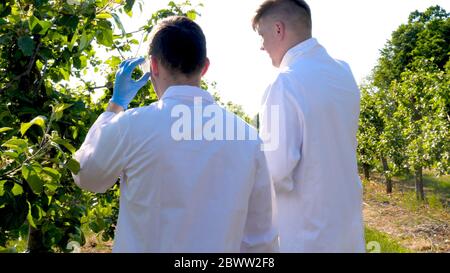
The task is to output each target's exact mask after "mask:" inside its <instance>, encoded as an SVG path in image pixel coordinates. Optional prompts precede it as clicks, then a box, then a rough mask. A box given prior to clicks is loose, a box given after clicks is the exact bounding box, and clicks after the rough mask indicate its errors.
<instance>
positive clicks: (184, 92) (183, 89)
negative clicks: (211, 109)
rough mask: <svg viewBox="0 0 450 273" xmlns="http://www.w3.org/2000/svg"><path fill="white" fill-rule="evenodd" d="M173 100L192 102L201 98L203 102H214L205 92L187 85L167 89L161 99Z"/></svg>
mask: <svg viewBox="0 0 450 273" xmlns="http://www.w3.org/2000/svg"><path fill="white" fill-rule="evenodd" d="M168 98H175V99H184V100H192V101H193V100H194V99H195V98H201V99H202V100H204V101H208V102H211V103H214V102H215V100H214V98H213V97H212V96H211V94H209V93H208V92H207V91H205V90H203V89H201V88H199V87H196V86H189V85H176V86H171V87H169V88H167V90H166V92H164V95H163V96H162V99H168Z"/></svg>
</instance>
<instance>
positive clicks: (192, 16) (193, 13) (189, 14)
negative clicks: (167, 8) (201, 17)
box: [186, 10, 197, 21]
mask: <svg viewBox="0 0 450 273" xmlns="http://www.w3.org/2000/svg"><path fill="white" fill-rule="evenodd" d="M186 15H187V17H188V18H189V19H191V20H193V21H194V20H195V19H196V18H197V12H196V11H195V10H190V11H188V12H187V14H186Z"/></svg>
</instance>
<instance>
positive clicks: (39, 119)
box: [20, 116, 46, 136]
mask: <svg viewBox="0 0 450 273" xmlns="http://www.w3.org/2000/svg"><path fill="white" fill-rule="evenodd" d="M45 121H46V117H44V116H38V117H35V118H34V119H33V120H32V121H30V122H28V123H22V124H21V125H20V133H21V134H22V136H23V135H25V133H26V132H27V131H28V129H30V127H31V126H33V125H38V126H39V127H41V128H42V132H45Z"/></svg>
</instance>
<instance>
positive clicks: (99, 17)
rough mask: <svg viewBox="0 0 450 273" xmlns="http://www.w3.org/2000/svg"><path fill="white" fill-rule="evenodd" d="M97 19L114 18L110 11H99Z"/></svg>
mask: <svg viewBox="0 0 450 273" xmlns="http://www.w3.org/2000/svg"><path fill="white" fill-rule="evenodd" d="M96 18H97V19H109V18H112V16H111V14H109V13H99V14H97V16H96Z"/></svg>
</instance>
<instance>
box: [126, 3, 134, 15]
mask: <svg viewBox="0 0 450 273" xmlns="http://www.w3.org/2000/svg"><path fill="white" fill-rule="evenodd" d="M134 2H135V0H126V5H125V7H124V8H125V12H126V13H127V14H129V13H130V12H131V11H132V10H133V6H134Z"/></svg>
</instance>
